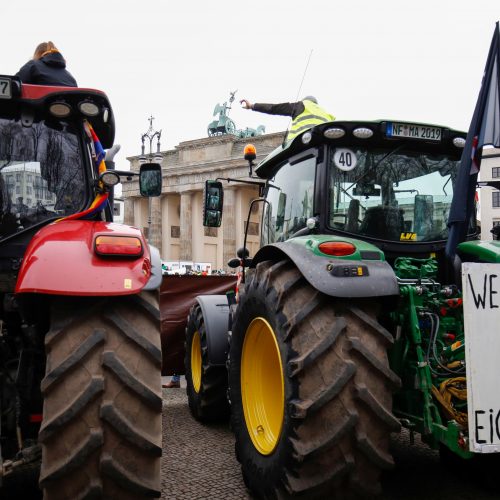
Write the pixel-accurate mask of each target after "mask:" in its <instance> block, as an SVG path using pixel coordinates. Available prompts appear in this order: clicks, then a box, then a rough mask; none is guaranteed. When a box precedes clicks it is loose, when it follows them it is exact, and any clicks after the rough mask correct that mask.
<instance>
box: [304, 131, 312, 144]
mask: <svg viewBox="0 0 500 500" xmlns="http://www.w3.org/2000/svg"><path fill="white" fill-rule="evenodd" d="M312 137H313V136H312V134H311V132H309V131H308V132H304V134H303V135H302V144H309V143H310V142H311V139H312Z"/></svg>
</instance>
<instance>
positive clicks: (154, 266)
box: [144, 245, 163, 290]
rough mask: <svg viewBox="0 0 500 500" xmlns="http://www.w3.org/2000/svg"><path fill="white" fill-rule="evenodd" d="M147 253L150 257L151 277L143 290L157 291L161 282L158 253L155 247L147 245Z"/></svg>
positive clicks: (159, 256)
mask: <svg viewBox="0 0 500 500" xmlns="http://www.w3.org/2000/svg"><path fill="white" fill-rule="evenodd" d="M149 253H150V255H151V277H150V278H149V281H148V282H147V283H146V286H145V287H144V290H159V288H160V286H161V282H162V280H163V275H162V270H161V255H160V251H159V250H158V249H157V248H156V247H155V246H153V245H149Z"/></svg>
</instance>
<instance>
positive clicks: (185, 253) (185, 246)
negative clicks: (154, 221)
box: [180, 191, 193, 260]
mask: <svg viewBox="0 0 500 500" xmlns="http://www.w3.org/2000/svg"><path fill="white" fill-rule="evenodd" d="M180 226H181V228H180V229H181V249H180V258H181V260H192V255H193V249H192V238H193V234H192V226H193V224H192V210H191V191H185V192H183V193H181V224H180Z"/></svg>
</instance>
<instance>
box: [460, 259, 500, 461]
mask: <svg viewBox="0 0 500 500" xmlns="http://www.w3.org/2000/svg"><path fill="white" fill-rule="evenodd" d="M462 288H463V294H464V296H463V303H464V329H465V360H466V365H467V403H468V414H469V440H470V441H469V442H470V450H471V451H473V452H475V453H495V452H500V265H499V264H485V263H473V262H464V263H463V264H462Z"/></svg>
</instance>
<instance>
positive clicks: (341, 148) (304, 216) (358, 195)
mask: <svg viewBox="0 0 500 500" xmlns="http://www.w3.org/2000/svg"><path fill="white" fill-rule="evenodd" d="M465 137H466V134H465V133H463V132H459V131H455V130H452V129H449V128H446V127H441V126H436V125H424V124H413V123H396V122H392V121H385V120H381V121H376V122H353V121H349V122H347V121H345V122H340V121H339V122H331V123H328V124H323V125H320V126H316V127H314V128H313V129H311V130H309V131H306V132H304V133H303V134H301V135H300V136H298V137H297V138H295V139H294V140H293V141H292V142H290V143H287V144H285V145H284V146H283V147H280V148H278V149H277V150H275V151H274V152H273V153H271V154H270V155H269V156H268V157H267V158H266V159H265V160H264V161H262V162H261V163H260V164H259V165H258V166H257V168H256V174H257V176H258V177H260V178H262V179H263V180H266V181H267V188H266V191H267V194H266V201H267V202H266V203H265V208H264V215H263V230H262V234H261V238H262V241H261V243H262V245H269V244H276V243H279V242H283V241H286V240H288V239H290V238H295V237H299V236H306V235H312V234H321V235H336V236H338V237H341V238H344V239H359V240H363V241H365V242H368V243H370V244H372V245H374V246H375V247H377V248H379V249H380V250H382V251H383V252H384V254H385V258H386V259H387V260H388V261H389V262H391V261H393V260H394V259H395V258H396V257H398V256H400V255H408V256H413V257H417V258H427V257H429V256H430V255H434V256H437V257H438V258H440V257H444V249H445V246H446V241H447V238H448V227H447V221H448V214H449V211H450V206H451V202H452V199H453V189H454V184H455V179H456V177H457V173H458V169H459V164H460V157H461V154H462V150H463V147H464V144H465ZM476 232H477V231H476V224H475V214H474V216H473V217H472V218H471V220H470V225H469V231H468V233H469V235H468V238H475V237H476Z"/></svg>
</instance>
